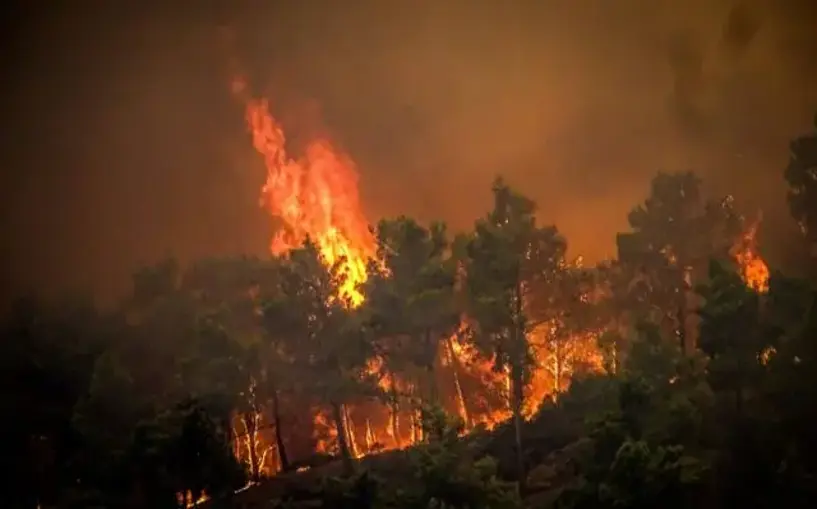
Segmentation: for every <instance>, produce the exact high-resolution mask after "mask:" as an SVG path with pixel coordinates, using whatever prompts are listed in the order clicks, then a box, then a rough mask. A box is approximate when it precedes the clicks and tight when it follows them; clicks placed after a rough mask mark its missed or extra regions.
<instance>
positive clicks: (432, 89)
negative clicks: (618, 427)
mask: <svg viewBox="0 0 817 509" xmlns="http://www.w3.org/2000/svg"><path fill="white" fill-rule="evenodd" d="M736 3H737V2H734V1H730V0H718V1H716V0H708V1H704V0H688V1H687V2H683V6H684V7H683V9H681V8H680V7H675V6H678V5H680V4H679V3H678V2H674V1H671V0H622V1H620V2H609V1H602V0H588V1H586V2H581V3H580V4H581V5H579V3H577V2H569V1H566V0H559V1H553V2H538V3H537V2H502V3H499V2H497V3H489V2H485V3H484V4H478V6H477V4H475V3H474V2H465V1H460V0H451V1H449V2H445V3H442V2H431V1H428V2H400V1H396V2H388V3H386V2H372V1H360V2H355V3H354V5H355V7H356V8H355V9H351V10H349V9H348V7H347V10H344V11H341V10H340V6H339V5H340V3H337V2H321V1H315V2H303V3H298V6H297V7H291V6H290V7H287V11H283V10H282V9H283V8H281V7H275V6H271V7H268V8H266V9H265V10H263V11H261V10H251V9H250V8H249V7H246V8H245V7H242V8H241V9H238V8H237V9H236V10H235V12H232V11H228V10H224V11H222V12H205V11H201V12H191V11H190V10H189V9H182V8H175V7H163V8H159V7H157V8H151V9H147V8H145V9H144V12H138V11H136V10H134V11H132V12H124V11H116V12H115V10H113V9H106V11H104V12H103V11H99V10H97V11H96V12H94V13H87V12H79V11H71V12H68V11H64V12H57V11H54V12H53V13H50V14H49V13H43V12H41V13H38V14H37V16H38V17H36V18H35V17H33V15H32V17H31V18H30V19H29V20H28V21H27V22H24V23H23V22H21V23H19V24H18V25H19V26H17V25H16V26H15V30H16V32H15V33H16V38H15V39H14V40H15V43H14V44H12V45H11V46H10V47H11V48H12V54H13V56H12V57H7V58H10V59H11V60H10V61H9V62H8V66H9V68H10V69H12V70H13V73H12V78H11V79H10V80H9V82H8V83H7V84H6V88H7V93H6V94H3V100H4V101H6V102H7V104H6V105H5V106H6V110H5V111H10V112H11V113H10V114H9V115H7V118H6V119H5V121H6V124H7V128H8V129H7V131H8V132H9V133H10V134H9V135H8V136H6V137H5V138H4V139H3V144H4V147H3V151H2V154H3V155H2V157H3V158H4V159H3V161H2V163H3V167H4V169H5V171H4V172H3V181H2V183H1V184H2V189H3V193H4V194H3V196H2V198H3V206H4V207H5V209H4V211H3V217H2V225H1V226H2V228H3V232H4V237H5V238H7V239H10V240H11V242H7V243H4V244H5V246H4V248H3V251H2V259H3V261H4V266H5V267H6V269H7V270H6V272H5V274H4V278H5V280H4V281H3V282H4V283H7V284H5V285H4V286H5V287H7V288H12V289H13V290H7V291H15V292H16V291H19V290H20V289H26V288H37V289H38V290H42V291H45V292H48V293H53V292H54V291H61V290H64V289H66V288H70V287H78V286H88V287H91V288H93V289H94V290H95V291H97V292H98V293H99V294H100V295H105V296H110V295H115V294H117V293H121V292H122V291H123V290H124V289H125V288H126V287H127V277H128V274H129V273H130V272H131V271H132V270H133V269H134V268H135V267H136V266H138V265H139V264H140V263H147V262H150V261H153V260H156V259H157V258H159V257H162V256H164V255H166V254H175V255H178V256H180V257H181V258H183V259H191V258H195V257H201V256H208V255H213V254H229V253H237V252H255V253H263V252H264V250H265V247H266V246H267V245H268V242H269V224H268V219H267V218H266V217H265V214H264V213H263V211H262V210H260V209H259V208H258V206H257V201H258V190H259V188H260V186H261V184H262V183H263V179H264V172H263V170H262V168H261V163H260V161H259V160H258V158H257V157H256V155H255V154H254V152H253V149H252V146H251V143H250V141H249V139H248V137H247V135H246V133H245V131H244V127H243V124H242V111H241V108H240V107H238V106H237V105H236V104H235V103H234V102H233V101H232V100H231V98H230V94H229V88H228V85H229V83H228V76H227V75H226V62H225V55H224V52H223V51H222V49H223V48H222V47H221V46H220V43H219V38H218V31H217V29H216V27H217V26H218V24H219V23H224V22H225V21H229V22H230V23H231V24H232V25H233V27H234V30H235V32H236V34H237V45H238V54H239V56H240V57H241V58H242V60H243V61H244V62H245V64H246V66H247V68H248V70H249V75H250V76H249V77H250V81H251V82H252V83H253V85H254V86H255V87H256V90H257V91H258V92H261V93H263V94H264V95H267V96H268V97H270V99H271V100H272V101H273V103H274V104H273V108H274V109H275V111H276V114H277V115H278V116H279V117H280V118H281V119H282V120H283V122H284V123H285V125H286V127H287V129H288V132H289V134H290V135H291V137H292V138H293V139H294V140H295V143H296V144H297V140H298V139H299V138H300V139H306V138H308V137H309V134H310V132H312V131H314V130H315V129H318V128H320V129H322V130H325V131H327V132H329V133H330V134H331V136H332V137H333V138H334V139H335V140H336V141H337V142H338V143H339V144H340V145H342V146H343V147H344V148H345V149H346V150H347V151H348V152H349V154H350V155H351V156H352V157H353V158H354V159H355V160H356V161H357V163H358V166H359V168H360V173H361V179H360V183H361V193H362V197H363V202H364V206H365V208H366V209H367V213H368V215H369V217H370V218H371V219H373V220H374V219H376V218H377V217H379V216H380V215H384V214H388V215H391V214H397V213H408V214H413V215H417V216H419V217H420V218H422V219H429V218H436V217H440V218H443V219H446V220H448V221H450V222H451V223H452V224H453V225H455V226H457V227H464V226H467V225H468V224H470V223H471V222H472V221H473V218H474V217H475V215H477V214H479V213H481V212H482V211H483V210H485V208H486V207H487V206H488V192H489V186H490V181H491V179H492V177H493V175H494V174H496V173H503V174H505V175H506V176H507V177H508V180H509V181H510V182H511V183H512V184H514V185H517V186H519V187H520V188H521V189H522V190H523V191H525V192H526V193H528V194H530V195H531V196H532V197H534V198H535V199H536V200H537V201H538V202H539V204H540V208H541V218H542V220H543V221H546V222H555V223H556V224H557V226H559V228H560V229H561V230H563V231H564V232H565V233H566V235H567V237H568V240H569V242H570V244H571V246H572V251H573V252H574V253H576V254H578V253H583V254H585V255H586V256H588V257H589V258H590V259H597V258H600V257H604V256H606V255H608V254H611V253H612V249H613V239H614V234H615V232H616V231H618V230H620V229H623V228H624V227H625V223H626V213H627V211H628V209H629V208H630V207H632V206H633V205H634V204H635V203H636V202H637V201H638V200H640V199H643V197H644V194H645V192H646V189H647V184H648V180H649V177H650V176H651V175H652V174H653V173H654V172H655V171H656V170H659V169H665V170H686V169H695V170H696V171H698V172H699V173H700V174H702V175H703V176H704V177H706V179H707V181H708V182H709V183H710V186H711V187H713V188H715V189H717V190H718V191H727V190H728V191H731V192H734V193H735V194H736V195H737V197H738V200H739V202H743V203H745V204H749V205H751V207H752V208H755V207H763V208H764V209H765V210H766V218H767V219H766V221H767V223H769V222H770V221H771V222H773V224H774V226H775V227H774V228H772V229H771V230H773V231H774V232H784V233H785V232H790V231H791V230H792V226H791V224H790V223H787V222H785V221H784V219H785V217H786V211H785V204H784V192H785V190H784V187H783V182H782V177H781V174H782V169H783V167H784V166H785V164H786V158H787V144H788V141H789V140H790V139H791V138H792V137H793V136H795V135H798V134H800V133H802V132H804V131H806V130H807V129H809V126H810V121H811V118H812V116H813V114H814V112H815V110H817V64H815V62H817V52H816V51H815V46H817V45H815V42H817V41H815V39H817V33H815V31H814V30H813V27H814V26H817V9H815V8H814V7H813V6H814V5H815V4H814V2H809V1H807V0H785V1H784V0H780V1H776V2H772V1H771V0H756V1H747V2H744V3H745V4H746V13H747V15H746V16H745V17H744V18H743V19H741V18H740V16H737V17H735V16H733V17H732V22H731V24H730V22H729V20H730V17H729V16H730V9H731V8H732V7H733V6H734V4H736ZM236 4H237V5H244V6H250V5H251V4H255V6H258V5H260V3H258V2H247V3H236ZM270 4H272V3H270ZM516 4H519V5H520V6H517V5H516ZM291 5H294V3H293V4H291ZM346 5H347V6H348V5H349V4H346ZM108 11H110V12H108ZM160 11H161V12H160ZM752 20H756V21H758V23H757V24H756V25H753V23H752ZM753 27H754V28H757V30H756V31H753V30H752V28H753ZM747 34H748V35H747ZM775 244H780V243H779V242H778V243H775Z"/></svg>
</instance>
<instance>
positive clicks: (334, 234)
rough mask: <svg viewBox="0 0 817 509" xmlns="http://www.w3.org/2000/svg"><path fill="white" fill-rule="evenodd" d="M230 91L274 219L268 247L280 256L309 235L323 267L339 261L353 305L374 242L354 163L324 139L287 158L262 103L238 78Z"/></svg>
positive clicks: (358, 297)
mask: <svg viewBox="0 0 817 509" xmlns="http://www.w3.org/2000/svg"><path fill="white" fill-rule="evenodd" d="M233 93H234V94H235V95H236V96H237V97H239V98H240V99H241V100H242V101H243V103H244V106H245V118H246V122H247V127H248V129H249V131H250V133H251V134H252V139H253V145H254V147H255V150H256V151H257V152H258V153H259V154H260V155H261V156H262V157H263V159H264V164H265V166H266V170H267V178H266V182H265V183H264V187H263V188H262V191H261V205H262V206H263V207H265V208H266V209H267V211H268V212H269V213H270V215H271V216H272V217H273V218H274V219H275V220H276V221H277V222H278V223H279V224H278V229H277V231H276V233H275V234H274V236H273V238H272V240H271V242H270V251H271V252H272V253H273V254H280V253H283V252H286V251H287V250H289V249H292V248H296V247H299V246H300V245H302V244H303V242H304V241H305V240H306V239H307V238H308V239H311V240H312V241H313V242H315V243H316V244H317V246H318V248H319V250H320V252H321V254H322V255H323V258H324V260H325V261H326V263H327V265H330V266H335V265H336V264H339V266H340V272H341V274H342V275H343V277H344V282H343V284H342V289H341V295H342V296H343V297H345V298H348V299H349V300H350V302H351V303H352V305H354V306H357V305H359V304H360V303H361V302H362V301H363V295H362V294H361V293H360V292H359V291H358V285H359V284H360V283H362V282H363V281H365V279H366V260H367V259H368V257H369V256H371V255H372V254H373V253H374V241H373V239H372V236H371V233H370V231H369V228H368V223H367V221H366V219H365V217H364V215H363V212H362V210H361V207H360V201H359V198H358V192H357V171H356V168H355V165H354V163H353V162H352V160H351V159H349V158H348V157H347V156H346V155H344V154H343V153H342V152H340V151H339V150H337V149H336V148H335V147H334V146H333V145H332V144H331V143H330V142H329V141H328V140H326V139H314V140H311V141H310V142H309V143H308V144H307V146H306V148H305V150H304V153H303V155H302V156H301V157H300V158H298V159H295V158H292V157H291V156H290V155H289V154H287V148H286V136H285V134H284V131H283V128H282V126H281V124H280V123H279V122H278V121H277V120H276V119H275V118H274V117H273V116H272V114H271V113H270V109H269V103H268V101H267V100H266V99H256V98H253V97H251V96H249V94H247V91H246V85H245V82H244V80H243V79H241V78H238V79H236V80H235V81H234V82H233Z"/></svg>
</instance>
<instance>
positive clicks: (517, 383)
mask: <svg viewBox="0 0 817 509" xmlns="http://www.w3.org/2000/svg"><path fill="white" fill-rule="evenodd" d="M524 391H525V387H524V382H523V376H522V366H521V363H520V362H519V360H518V359H515V360H514V363H513V365H512V366H511V394H510V397H511V411H512V412H513V431H514V447H515V449H516V451H515V452H516V473H517V476H518V481H519V486H520V489H521V488H522V486H523V485H524V482H525V463H524V457H523V451H522V423H523V418H522V403H523V402H524V398H525V392H524Z"/></svg>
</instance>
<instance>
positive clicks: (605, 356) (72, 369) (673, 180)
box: [0, 136, 817, 509]
mask: <svg viewBox="0 0 817 509" xmlns="http://www.w3.org/2000/svg"><path fill="white" fill-rule="evenodd" d="M816 144H817V137H815V136H804V137H802V138H800V139H798V140H797V141H795V142H794V143H793V145H792V160H791V162H790V164H789V166H788V168H787V169H786V171H785V178H786V180H787V181H788V183H789V184H790V188H791V192H790V197H789V198H790V199H789V201H790V205H791V211H792V214H793V216H794V218H795V219H796V220H797V221H799V222H800V223H801V224H802V225H803V233H804V235H803V239H802V242H803V245H804V246H805V247H806V248H809V247H811V246H813V245H814V242H815V234H814V232H815V230H817V226H815V224H817V219H815V218H817V215H816V214H815V212H814V211H815V210H817V208H816V207H817V202H816V201H815V193H817V187H815V184H814V182H815V181H817V179H815V171H817V159H815V150H814V147H815V146H817V145H816ZM493 198H494V200H493V206H492V208H491V209H490V210H489V212H488V213H487V214H486V215H485V216H484V217H483V218H481V219H479V220H477V221H476V222H475V225H474V228H473V230H472V231H470V232H465V233H463V234H461V235H460V236H458V237H456V238H450V237H449V236H448V234H447V232H446V229H445V227H444V225H442V224H433V225H430V226H423V225H421V224H419V223H417V222H416V221H414V220H412V219H410V218H405V217H400V218H397V219H394V220H383V221H381V222H380V223H379V224H378V225H377V227H376V228H375V230H374V233H375V237H376V243H377V259H376V260H371V261H370V263H369V266H368V271H369V273H368V278H367V280H366V282H365V284H364V285H363V287H362V288H361V290H362V292H363V294H364V295H365V296H366V299H365V300H364V302H363V304H362V305H360V306H353V305H351V303H350V302H347V301H345V300H344V299H343V297H342V294H341V292H340V288H341V287H342V286H343V285H344V283H345V277H346V276H345V275H344V273H343V271H342V270H341V267H340V264H335V265H334V266H330V265H328V264H327V263H326V260H325V259H324V258H323V256H322V255H321V253H320V250H319V249H318V247H317V246H316V245H315V244H313V243H312V242H311V241H310V240H309V239H305V242H304V244H303V246H302V247H300V248H298V249H294V250H292V251H290V252H289V253H287V254H286V255H284V256H281V257H277V258H272V259H255V258H236V259H226V260H206V261H202V262H200V263H196V264H193V265H191V266H189V267H184V268H183V267H180V266H179V265H177V264H176V263H174V262H172V261H168V262H165V263H161V264H157V265H156V266H153V267H149V268H146V269H144V270H142V271H140V272H138V273H137V274H136V275H135V276H134V280H133V290H132V292H131V294H130V295H129V296H128V298H127V299H125V300H124V301H123V302H122V303H121V305H120V306H118V307H117V308H116V309H115V310H113V311H105V312H103V311H101V310H98V309H96V308H95V307H94V306H92V305H91V304H88V303H85V302H84V301H83V300H81V299H71V300H67V301H66V302H62V303H59V304H46V303H43V302H38V301H32V300H28V301H20V302H19V303H18V304H17V305H16V306H15V307H13V309H11V310H9V312H8V313H7V315H6V316H5V318H4V321H3V324H2V335H3V338H2V352H0V362H2V371H0V372H1V373H2V377H3V380H2V387H3V390H4V393H3V395H2V402H3V404H4V407H5V409H6V411H5V416H6V418H5V419H3V423H4V430H5V433H4V435H3V436H4V438H5V442H4V443H5V451H4V454H3V455H2V461H3V462H5V467H6V468H5V472H6V475H5V476H4V479H5V481H6V482H7V483H8V487H7V488H6V489H4V490H3V501H4V506H5V507H20V508H32V509H33V508H35V507H43V508H44V507H69V508H70V507H77V508H88V507H100V508H102V507H132V508H139V507H152V508H161V507H168V508H175V507H185V506H187V505H189V504H193V503H196V502H195V501H196V500H198V499H199V498H200V497H201V496H202V495H203V494H206V495H207V496H208V497H209V499H210V502H207V503H210V504H229V503H230V502H229V500H230V499H231V498H232V497H234V496H236V495H235V493H236V491H237V490H239V488H241V487H243V486H245V485H246V484H247V483H248V482H254V483H261V484H263V483H264V482H265V481H264V477H266V476H268V475H269V474H270V468H269V465H271V464H273V463H271V462H273V461H274V468H272V471H276V470H279V471H283V472H284V474H281V475H280V476H279V477H277V478H276V479H281V481H280V482H279V484H281V483H283V484H281V485H282V486H283V488H281V489H279V490H278V491H277V492H276V495H275V497H274V498H276V499H278V502H277V503H278V504H279V505H281V506H292V507H294V506H298V505H299V504H300V503H303V500H309V501H311V502H310V503H313V504H319V505H320V506H321V507H395V508H397V507H399V508H441V509H442V508H471V509H478V508H485V509H487V508H506V507H519V506H530V507H559V508H575V509H585V508H620V509H627V508H633V509H635V508H653V507H669V508H687V507H743V508H766V507H812V506H813V505H814V503H815V502H816V501H817V482H815V481H817V478H815V476H817V434H815V433H814V423H815V422H817V287H816V286H815V284H814V283H815V282H814V280H812V279H809V278H808V277H799V276H798V277H795V276H793V275H792V274H795V273H796V274H808V273H809V269H810V268H811V267H810V266H807V267H802V268H798V269H806V270H791V271H789V270H774V271H772V274H771V277H770V278H769V281H768V286H766V285H764V286H762V287H761V286H754V287H753V286H751V285H750V284H748V283H747V280H746V274H745V271H743V270H742V268H741V263H744V262H745V261H746V260H745V257H744V258H742V257H741V256H739V255H736V253H735V246H736V245H738V244H739V243H740V242H741V241H742V240H745V239H743V236H744V234H745V232H746V230H747V228H748V227H749V225H748V224H747V222H746V221H745V220H744V219H743V217H742V216H741V215H740V214H739V212H738V211H737V210H735V208H734V205H733V202H732V200H731V199H730V198H729V197H725V198H722V199H715V200H712V199H708V198H706V197H705V196H704V193H703V189H702V186H701V182H700V181H699V180H698V179H697V177H695V175H693V174H691V173H682V174H664V173H661V174H658V175H657V176H656V177H655V178H654V180H653V181H652V186H651V188H650V194H649V196H648V197H647V198H646V199H645V201H644V202H643V204H641V205H638V206H636V207H634V208H633V211H632V213H631V214H630V215H629V222H630V226H631V231H629V232H622V233H621V234H619V236H618V248H619V252H618V256H617V258H616V259H615V260H612V261H608V262H605V263H603V264H600V265H599V266H597V267H589V268H588V267H582V266H581V265H580V264H579V263H577V262H575V261H571V260H568V259H566V251H567V242H566V239H565V238H564V237H563V236H562V235H560V234H559V232H558V230H557V229H556V227H554V226H549V225H545V226H543V225H541V224H539V223H538V222H537V218H536V214H535V212H536V208H535V204H534V203H533V202H532V201H531V200H529V199H528V198H526V197H524V196H522V195H521V194H519V193H518V192H516V191H514V190H513V189H511V188H510V187H509V186H508V184H507V183H505V182H504V181H502V180H501V179H498V180H497V181H496V182H495V183H494V186H493ZM811 261H812V263H813V261H814V260H813V259H812V260H811ZM588 337H589V338H592V342H593V352H594V353H593V355H586V353H582V349H581V348H580V346H579V344H580V341H585V340H586V338H588ZM455 340H456V345H455ZM582 344H583V343H582ZM455 346H456V347H457V348H464V349H468V351H469V352H471V357H470V359H471V362H475V363H476V362H482V363H483V364H484V365H486V366H489V367H490V368H491V369H492V371H493V374H494V375H496V376H497V377H500V378H502V377H504V379H505V380H507V382H508V386H507V387H506V388H502V387H500V388H499V389H497V388H496V387H493V386H488V385H490V384H488V385H486V387H485V392H486V395H485V397H484V398H482V399H480V400H477V399H476V398H472V399H467V398H464V397H463V396H462V394H459V400H460V401H459V402H460V405H461V406H462V408H461V409H460V412H459V416H457V417H455V416H454V413H455V412H453V411H452V410H451V408H452V405H451V404H450V401H451V400H452V397H451V396H450V394H447V393H445V391H444V390H442V388H441V387H440V380H443V379H446V378H445V377H446V376H449V375H452V374H453V375H452V376H454V377H455V378H454V379H455V380H456V386H457V389H458V391H459V392H460V393H461V392H462V390H461V387H460V385H461V383H465V382H464V381H463V380H461V377H462V378H464V377H465V374H464V373H465V367H464V366H460V365H458V364H457V362H462V361H458V360H457V356H456V355H454V353H453V351H454V349H455ZM542 352H544V353H542ZM594 356H595V357H594ZM445 359H447V360H445ZM593 359H597V360H596V361H593ZM444 360H445V362H443V361H444ZM375 361H376V362H375ZM446 370H447V371H446ZM534 372H546V373H547V374H548V375H547V376H548V377H549V378H548V379H547V384H549V387H551V388H552V389H550V390H548V391H546V392H544V393H539V395H538V398H539V399H538V400H536V401H533V402H531V398H532V397H533V396H531V394H532V392H531V390H530V387H531V386H532V385H533V384H534V382H535V380H534ZM568 382H569V383H568ZM543 396H544V397H545V400H542V397H543ZM490 398H494V399H495V400H496V401H498V402H499V403H498V404H499V405H500V406H502V407H503V408H504V409H505V410H506V411H507V413H506V414H505V415H506V416H507V422H506V423H505V424H500V425H498V426H497V427H496V428H494V429H492V430H490V431H488V430H486V429H485V428H484V426H483V427H482V428H481V427H479V426H477V425H476V423H475V422H471V421H472V420H473V419H474V415H475V414H476V413H477V411H478V410H479V409H480V408H482V406H485V405H487V403H485V401H483V399H490ZM354 405H356V406H357V407H359V408H367V407H366V405H379V407H380V408H387V409H389V418H388V419H387V420H388V422H387V423H385V424H384V425H387V426H388V427H389V429H390V434H391V435H390V436H391V440H392V441H393V443H392V444H369V448H368V450H367V451H362V452H377V451H378V450H379V449H383V448H384V446H386V445H389V446H394V447H402V446H405V445H407V444H405V443H403V441H404V437H405V436H406V435H405V433H402V432H401V431H400V429H399V428H400V426H401V422H403V421H401V419H400V418H399V415H400V413H401V412H408V413H409V414H410V415H411V419H412V421H411V422H412V424H417V429H416V431H414V433H415V434H416V436H414V437H413V438H412V441H413V444H414V445H413V446H412V447H410V448H407V449H404V450H398V451H396V452H393V453H387V454H383V455H382V457H383V458H385V459H387V460H388V463H389V464H390V467H388V468H385V467H382V465H381V466H380V467H378V466H377V465H376V464H375V463H374V459H375V458H366V459H363V460H360V459H359V457H360V456H361V451H358V450H357V449H356V447H357V446H356V443H355V432H354V430H351V429H350V424H349V423H350V417H349V415H350V414H349V407H350V406H354ZM480 405H482V406H480ZM528 408H537V409H538V411H537V412H536V414H535V415H533V416H531V415H530V413H529V412H526V409H528ZM316 413H317V414H320V415H321V416H323V417H322V418H324V419H325V420H326V421H327V422H328V423H330V425H329V426H328V427H327V428H326V429H324V430H323V431H324V432H325V433H327V436H326V437H323V438H321V440H324V442H326V443H327V444H328V445H327V447H326V448H324V449H322V450H321V453H322V454H323V456H314V455H312V453H314V452H315V447H316V440H318V439H317V438H315V436H316V434H315V431H316V430H315V429H314V427H315V425H314V421H315V416H316ZM415 420H416V422H415ZM368 424H369V423H368V421H367V425H368ZM307 428H308V429H307ZM270 430H271V434H270V435H269V436H270V437H271V438H270V439H269V441H270V442H271V443H272V445H271V446H269V447H267V448H266V449H264V448H259V447H258V442H259V440H260V438H259V437H260V435H261V434H262V433H263V432H264V431H270ZM465 431H469V432H470V433H467V434H466V433H465ZM401 437H402V438H401ZM304 444H306V445H304ZM270 449H274V455H275V457H274V458H270V457H268V453H269V450H270ZM389 454H391V456H389ZM333 457H337V458H339V459H341V460H342V461H340V462H339V463H338V464H339V465H341V467H342V468H340V469H335V470H332V471H331V473H332V475H327V476H324V477H325V479H324V480H323V481H322V482H320V483H315V482H313V483H312V484H311V485H310V486H308V487H307V488H305V489H304V488H302V487H294V486H295V484H297V483H295V484H293V485H291V486H290V485H287V484H286V482H288V481H285V480H286V479H292V478H293V477H292V475H294V473H293V474H292V475H289V474H286V472H292V471H295V470H298V469H299V467H305V466H312V467H313V469H312V470H313V471H315V470H319V469H318V468H317V465H318V463H320V462H328V463H331V462H332V459H333ZM327 468H329V466H327ZM288 476H289V477H288ZM296 477H297V476H296ZM276 479H273V480H267V481H266V482H267V483H272V482H274V481H276ZM259 488H260V486H259ZM251 491H252V490H249V491H246V492H243V493H242V494H241V496H250V495H248V493H250V492H251ZM259 496H261V495H259ZM299 500H300V501H299Z"/></svg>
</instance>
